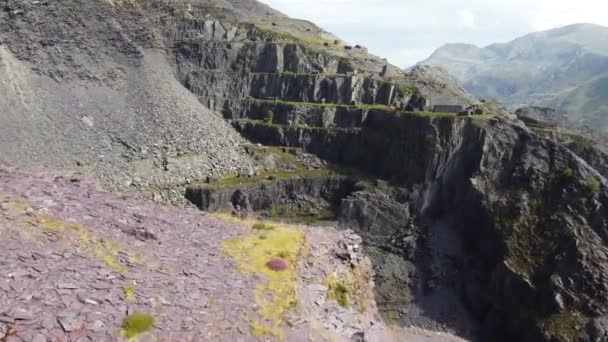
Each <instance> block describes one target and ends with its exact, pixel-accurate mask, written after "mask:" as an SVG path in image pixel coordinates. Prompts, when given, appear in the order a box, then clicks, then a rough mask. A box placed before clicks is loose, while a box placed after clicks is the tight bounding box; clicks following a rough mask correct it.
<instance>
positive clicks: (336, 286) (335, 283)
mask: <svg viewBox="0 0 608 342" xmlns="http://www.w3.org/2000/svg"><path fill="white" fill-rule="evenodd" d="M323 284H324V285H325V286H327V288H328V290H327V295H326V297H327V299H329V300H331V299H333V300H335V301H336V302H338V304H340V306H342V307H344V308H345V307H347V306H348V292H349V291H348V286H347V283H346V280H344V279H340V278H338V276H337V275H336V274H334V273H332V274H330V275H328V276H327V277H326V278H325V281H324V282H323Z"/></svg>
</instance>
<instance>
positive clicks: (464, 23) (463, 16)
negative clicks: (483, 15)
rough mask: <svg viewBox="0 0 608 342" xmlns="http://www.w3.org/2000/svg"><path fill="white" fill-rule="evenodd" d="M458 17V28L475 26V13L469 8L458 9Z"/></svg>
mask: <svg viewBox="0 0 608 342" xmlns="http://www.w3.org/2000/svg"><path fill="white" fill-rule="evenodd" d="M457 13H458V17H459V18H460V22H459V24H458V26H459V27H460V28H475V26H476V25H475V14H473V12H471V11H469V10H458V12H457Z"/></svg>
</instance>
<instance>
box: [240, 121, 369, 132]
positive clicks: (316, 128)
mask: <svg viewBox="0 0 608 342" xmlns="http://www.w3.org/2000/svg"><path fill="white" fill-rule="evenodd" d="M240 121H242V122H245V123H248V124H251V125H255V126H260V125H262V126H267V127H277V128H283V129H301V130H306V131H327V132H330V131H337V132H360V131H361V128H360V127H352V128H344V127H334V126H331V127H319V126H302V125H281V124H272V125H269V124H267V123H265V122H264V121H261V120H252V119H245V120H240Z"/></svg>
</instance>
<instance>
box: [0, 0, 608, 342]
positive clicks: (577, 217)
mask: <svg viewBox="0 0 608 342" xmlns="http://www.w3.org/2000/svg"><path fill="white" fill-rule="evenodd" d="M601 48H602V46H601V44H600V45H598V46H597V47H595V49H598V50H601ZM462 49H463V51H468V50H471V49H472V48H471V47H462ZM0 58H1V59H0V73H1V76H2V77H1V78H0V152H1V153H0V163H1V164H2V166H1V167H0V246H2V247H3V248H0V265H2V267H0V304H2V305H0V340H7V341H13V340H14V341H21V340H25V341H30V340H33V341H46V340H79V339H89V340H93V341H97V340H128V339H132V338H136V339H138V340H141V341H149V340H152V341H153V340H168V341H173V340H177V341H182V340H229V341H232V340H235V341H239V340H243V341H260V340H264V341H266V340H270V341H279V340H286V341H308V340H314V341H323V340H332V341H365V340H369V341H403V340H414V341H416V340H422V341H425V340H430V341H437V340H439V341H456V340H460V339H467V340H481V341H501V342H502V341H525V342H532V341H547V342H548V341H560V342H561V341H575V340H576V341H584V342H591V341H601V340H603V339H604V338H605V336H607V334H608V319H607V318H606V317H607V315H608V311H607V309H606V308H607V307H608V262H607V261H608V242H607V241H608V220H607V217H608V181H607V180H606V175H607V174H608V169H607V168H606V162H605V161H606V160H608V159H607V158H606V153H604V151H603V150H601V149H599V148H598V146H597V145H596V144H595V142H590V141H589V139H587V137H581V136H580V134H579V133H577V132H576V131H572V130H569V129H568V130H566V129H564V128H563V127H561V126H559V124H554V123H552V122H545V121H547V120H552V119H555V120H559V118H560V117H559V115H557V114H554V113H553V112H551V111H550V110H545V109H543V108H530V109H528V110H522V111H519V112H518V113H517V115H515V114H512V113H509V112H508V111H506V110H505V109H504V108H501V107H500V106H498V105H496V104H495V103H492V102H491V101H486V102H485V103H482V102H480V101H479V100H477V99H476V98H475V97H474V96H472V95H470V94H469V93H468V92H466V91H465V90H464V89H462V88H461V87H459V86H458V84H457V83H456V82H454V80H453V79H451V78H450V77H449V76H448V75H447V74H446V73H445V72H443V71H442V69H441V68H437V67H432V66H417V67H415V68H413V69H412V70H411V71H409V72H404V71H402V70H400V69H399V68H397V67H395V66H393V65H391V64H389V63H387V61H386V60H384V59H383V58H382V57H379V56H374V55H371V54H369V53H368V52H367V49H366V48H365V47H363V46H357V45H354V46H353V45H350V44H348V43H346V42H343V41H341V40H340V39H339V38H338V37H336V36H334V35H332V34H331V33H328V32H326V31H324V30H323V29H321V28H319V27H318V26H316V25H315V24H313V23H310V22H307V21H303V20H297V19H292V18H289V17H287V16H285V15H284V14H282V13H280V12H278V11H276V10H274V9H272V8H270V7H268V6H266V5H263V4H261V3H259V2H257V1H254V0H191V1H184V0H0ZM434 105H446V106H445V107H444V108H447V109H448V110H452V111H456V109H457V108H458V107H457V106H468V105H476V106H478V108H476V109H480V110H482V111H483V113H482V114H480V113H477V114H474V115H473V114H471V115H466V114H467V113H464V114H463V113H456V112H436V111H431V109H432V108H433V106H434ZM450 105H451V106H453V107H451V106H450ZM176 207H179V208H176Z"/></svg>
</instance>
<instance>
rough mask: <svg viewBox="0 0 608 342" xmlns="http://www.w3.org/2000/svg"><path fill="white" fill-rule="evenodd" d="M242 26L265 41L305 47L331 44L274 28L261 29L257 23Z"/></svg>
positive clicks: (325, 40)
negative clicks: (276, 41) (270, 40)
mask: <svg viewBox="0 0 608 342" xmlns="http://www.w3.org/2000/svg"><path fill="white" fill-rule="evenodd" d="M244 25H249V27H250V28H255V29H256V31H258V33H260V34H261V35H262V37H264V38H266V39H268V38H270V39H272V40H279V41H289V42H294V43H300V44H305V45H323V44H325V43H331V42H332V41H331V40H328V39H322V38H319V37H313V36H309V35H299V34H294V33H291V32H287V31H283V30H279V29H275V28H272V29H271V28H269V27H262V25H261V24H258V23H245V24H244Z"/></svg>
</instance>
